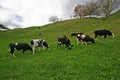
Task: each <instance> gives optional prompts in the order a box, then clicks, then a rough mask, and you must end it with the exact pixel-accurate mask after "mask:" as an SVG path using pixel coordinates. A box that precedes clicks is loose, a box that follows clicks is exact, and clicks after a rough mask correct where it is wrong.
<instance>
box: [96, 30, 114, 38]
mask: <svg viewBox="0 0 120 80" xmlns="http://www.w3.org/2000/svg"><path fill="white" fill-rule="evenodd" d="M94 35H95V38H97V37H98V36H104V38H107V36H112V37H113V38H114V34H113V33H112V32H110V31H109V30H96V31H94Z"/></svg>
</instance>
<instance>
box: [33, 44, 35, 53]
mask: <svg viewBox="0 0 120 80" xmlns="http://www.w3.org/2000/svg"><path fill="white" fill-rule="evenodd" d="M32 49H33V54H34V53H35V46H32Z"/></svg>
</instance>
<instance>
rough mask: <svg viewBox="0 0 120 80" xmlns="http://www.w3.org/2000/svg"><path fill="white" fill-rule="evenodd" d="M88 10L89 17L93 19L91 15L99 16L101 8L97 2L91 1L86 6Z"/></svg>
mask: <svg viewBox="0 0 120 80" xmlns="http://www.w3.org/2000/svg"><path fill="white" fill-rule="evenodd" d="M85 7H86V9H87V10H88V11H87V12H88V15H89V17H91V15H98V14H99V13H98V7H99V4H98V2H97V1H93V0H91V1H89V2H87V3H86V5H85Z"/></svg>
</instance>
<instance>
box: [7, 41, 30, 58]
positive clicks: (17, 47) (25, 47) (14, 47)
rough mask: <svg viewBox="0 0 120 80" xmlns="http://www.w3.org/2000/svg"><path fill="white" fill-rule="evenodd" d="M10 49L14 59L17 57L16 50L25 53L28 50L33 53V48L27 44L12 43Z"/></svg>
mask: <svg viewBox="0 0 120 80" xmlns="http://www.w3.org/2000/svg"><path fill="white" fill-rule="evenodd" d="M9 48H10V55H11V56H13V57H15V55H14V51H15V50H22V52H23V53H24V52H25V51H26V50H30V51H31V52H32V48H31V46H29V45H28V44H27V43H10V44H9Z"/></svg>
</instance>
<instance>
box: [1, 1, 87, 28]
mask: <svg viewBox="0 0 120 80" xmlns="http://www.w3.org/2000/svg"><path fill="white" fill-rule="evenodd" d="M86 1H89V0H0V23H2V24H4V25H7V26H8V27H11V28H13V26H14V27H29V26H33V25H35V26H42V25H45V24H48V22H49V17H50V16H53V15H54V16H58V17H59V18H62V19H63V20H65V19H69V18H70V16H71V15H72V14H73V12H74V11H73V10H74V7H75V5H77V4H78V3H80V4H84V3H85V2H86Z"/></svg>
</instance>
